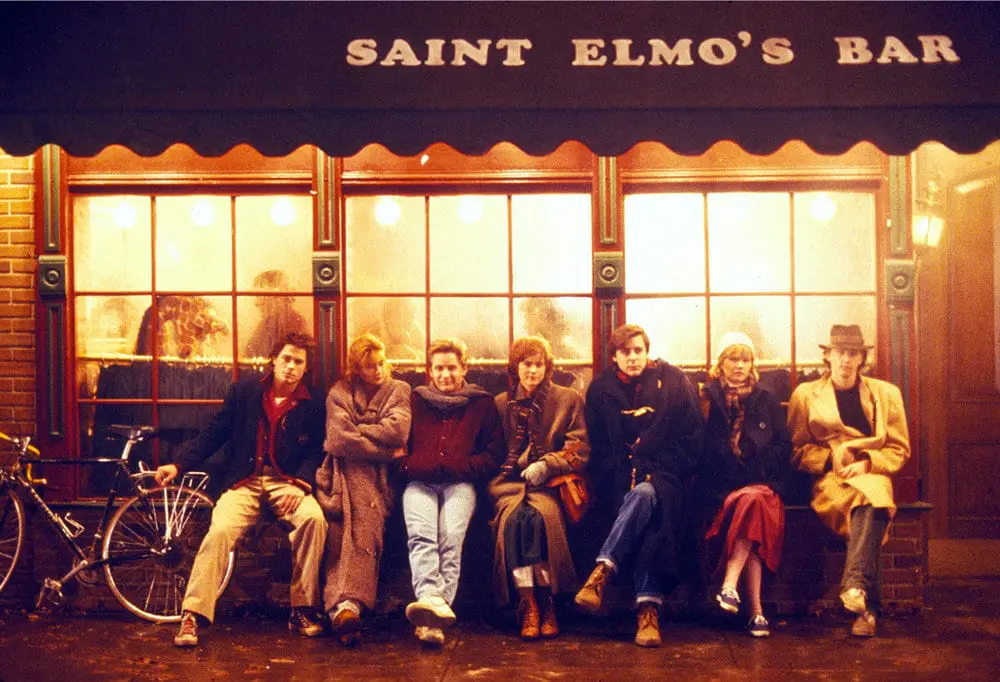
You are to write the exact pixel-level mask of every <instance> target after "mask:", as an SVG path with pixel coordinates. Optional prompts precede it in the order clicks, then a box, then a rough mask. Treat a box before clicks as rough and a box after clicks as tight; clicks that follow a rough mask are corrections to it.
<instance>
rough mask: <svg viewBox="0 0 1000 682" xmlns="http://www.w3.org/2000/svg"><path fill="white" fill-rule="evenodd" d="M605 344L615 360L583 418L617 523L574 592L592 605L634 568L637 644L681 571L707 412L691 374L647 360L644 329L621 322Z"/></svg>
mask: <svg viewBox="0 0 1000 682" xmlns="http://www.w3.org/2000/svg"><path fill="white" fill-rule="evenodd" d="M609 346H610V351H611V353H612V360H613V363H614V364H612V365H611V366H610V367H608V368H606V369H604V370H603V371H601V372H600V373H599V374H598V375H597V376H596V377H594V380H593V382H591V384H590V388H589V389H588V390H587V402H586V420H587V432H588V435H589V436H590V443H591V465H590V469H591V475H592V480H593V481H595V482H596V483H597V489H596V492H597V497H598V499H601V500H604V501H605V504H606V505H608V506H609V507H610V511H611V512H613V513H614V514H615V521H614V524H613V525H612V528H611V532H610V533H609V534H608V537H607V539H606V540H605V542H604V545H603V546H602V547H601V550H600V552H599V553H598V555H597V566H596V567H595V568H594V570H593V572H592V573H591V574H590V577H589V578H588V579H587V582H586V584H585V585H584V586H583V588H582V589H581V590H580V591H579V592H578V593H577V594H576V598H575V600H576V603H577V605H579V606H580V607H581V608H582V609H584V610H585V611H588V612H590V613H596V612H597V611H598V610H599V609H600V607H601V603H602V599H603V596H604V586H605V584H606V583H607V581H608V579H609V578H610V577H611V575H613V574H615V573H622V572H624V571H625V570H627V569H631V572H632V579H633V586H634V590H635V601H636V610H637V613H638V627H637V630H636V635H635V643H636V644H638V645H639V646H649V647H655V646H659V645H660V641H661V640H660V628H659V608H660V606H662V604H663V600H664V598H665V597H666V596H667V595H669V594H670V592H672V591H673V589H674V587H676V585H677V583H678V582H679V579H680V574H681V569H680V564H681V561H680V556H679V555H680V545H681V539H682V537H683V534H684V530H685V528H684V517H685V508H686V505H685V499H684V497H685V490H686V489H687V488H688V487H689V486H688V483H689V481H690V477H691V476H692V474H693V472H694V469H695V466H696V463H697V460H698V457H699V455H700V452H701V438H702V431H703V427H702V419H701V414H700V412H699V409H698V403H697V399H696V393H695V390H694V387H693V386H692V384H691V382H690V381H689V380H688V378H687V377H686V376H685V375H684V373H683V372H682V371H681V370H680V369H679V368H677V367H674V366H673V365H671V364H669V363H668V362H666V361H664V360H659V359H650V357H649V336H648V335H647V334H646V332H645V331H644V330H643V329H642V327H639V326H637V325H632V324H626V325H623V326H621V327H618V328H617V329H615V330H614V332H612V334H611V338H610V343H609Z"/></svg>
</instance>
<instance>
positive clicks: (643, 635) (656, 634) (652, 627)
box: [635, 601, 662, 647]
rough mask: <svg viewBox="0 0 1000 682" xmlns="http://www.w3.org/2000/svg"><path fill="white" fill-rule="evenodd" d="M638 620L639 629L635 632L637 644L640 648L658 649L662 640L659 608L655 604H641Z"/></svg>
mask: <svg viewBox="0 0 1000 682" xmlns="http://www.w3.org/2000/svg"><path fill="white" fill-rule="evenodd" d="M637 620H638V622H639V627H638V629H636V631H635V643H636V644H638V645H639V646H646V647H658V646H660V644H661V643H662V640H661V639H660V614H659V607H658V606H657V605H656V604H654V603H653V602H648V601H647V602H643V603H641V604H639V612H638V617H637Z"/></svg>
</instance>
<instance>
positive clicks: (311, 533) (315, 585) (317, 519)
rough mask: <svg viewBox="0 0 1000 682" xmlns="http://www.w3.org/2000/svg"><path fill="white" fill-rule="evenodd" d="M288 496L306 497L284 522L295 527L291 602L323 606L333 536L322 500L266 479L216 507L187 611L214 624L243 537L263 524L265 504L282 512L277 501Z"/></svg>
mask: <svg viewBox="0 0 1000 682" xmlns="http://www.w3.org/2000/svg"><path fill="white" fill-rule="evenodd" d="M284 495H295V496H297V497H301V498H302V501H301V502H300V503H299V506H298V509H296V510H295V512H293V513H292V514H286V515H284V516H279V517H278V520H279V521H283V522H285V523H288V524H290V525H291V526H292V532H291V533H290V534H289V536H288V538H289V540H291V543H292V561H293V566H292V584H291V599H290V601H291V604H292V606H293V607H299V606H319V604H320V587H319V568H320V561H321V560H322V558H323V548H324V543H325V542H326V532H327V525H326V519H325V518H324V517H323V510H322V509H320V506H319V503H318V502H317V501H316V498H315V497H313V496H312V495H306V494H305V493H304V492H303V491H302V489H301V488H299V487H297V486H294V485H292V484H291V483H287V482H285V481H283V480H281V479H278V478H273V477H271V476H261V477H259V478H254V479H252V481H251V482H250V483H249V484H247V485H243V486H241V487H239V488H233V489H232V490H227V491H226V492H224V493H223V494H222V497H220V498H219V501H218V502H216V504H215V509H214V510H212V524H211V526H210V527H209V529H208V533H207V534H206V535H205V539H204V540H203V541H202V543H201V547H200V548H199V549H198V555H197V556H196V557H195V559H194V566H193V567H192V568H191V578H190V580H189V581H188V586H187V591H186V592H185V594H184V605H183V609H184V610H185V611H192V612H194V613H197V614H198V615H200V616H202V617H204V618H206V619H207V620H209V621H212V620H214V618H215V601H216V597H217V594H216V593H217V592H218V589H219V583H220V582H221V581H222V576H223V574H224V573H225V570H226V562H227V560H228V557H229V552H231V551H232V550H233V548H234V547H236V543H237V542H239V540H240V538H241V537H243V534H244V533H246V531H247V530H248V529H249V528H251V527H252V526H255V525H256V524H257V523H258V522H259V521H260V517H261V513H262V511H263V505H267V506H268V507H269V508H270V509H271V510H272V511H274V512H275V513H277V511H276V509H275V501H276V500H277V499H278V498H279V497H282V496H284Z"/></svg>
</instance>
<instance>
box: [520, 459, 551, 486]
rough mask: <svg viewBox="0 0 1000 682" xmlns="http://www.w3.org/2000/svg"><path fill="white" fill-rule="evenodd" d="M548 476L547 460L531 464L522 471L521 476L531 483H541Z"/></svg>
mask: <svg viewBox="0 0 1000 682" xmlns="http://www.w3.org/2000/svg"><path fill="white" fill-rule="evenodd" d="M548 477H549V468H548V467H547V466H545V462H542V461H538V462H534V463H532V464H529V465H528V466H527V467H526V468H525V469H524V471H522V472H521V478H523V479H524V480H525V481H527V482H528V483H530V484H531V485H541V484H542V483H544V482H545V480H546V479H547V478H548Z"/></svg>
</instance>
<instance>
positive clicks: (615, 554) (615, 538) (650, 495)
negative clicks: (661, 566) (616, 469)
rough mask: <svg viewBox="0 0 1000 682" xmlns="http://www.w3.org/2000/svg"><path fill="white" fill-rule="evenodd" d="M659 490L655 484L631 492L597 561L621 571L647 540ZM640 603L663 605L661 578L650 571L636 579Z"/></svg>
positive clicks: (635, 573) (640, 574)
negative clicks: (651, 602) (649, 602)
mask: <svg viewBox="0 0 1000 682" xmlns="http://www.w3.org/2000/svg"><path fill="white" fill-rule="evenodd" d="M656 504H657V501H656V490H655V489H654V488H653V485H652V484H651V483H645V482H643V483H640V484H639V485H637V486H636V487H635V488H633V489H632V490H630V491H629V492H628V493H627V494H626V495H625V499H624V500H623V501H622V506H621V509H619V510H618V517H617V518H616V519H615V523H614V525H613V526H611V532H610V533H608V538H607V540H605V541H604V545H603V546H602V547H601V551H600V552H599V553H598V554H597V560H598V561H603V562H607V563H610V564H611V565H612V567H613V568H614V569H615V570H616V571H617V570H618V568H619V567H620V566H622V565H623V563H624V562H625V561H627V560H628V559H629V558H630V557H632V556H635V553H636V551H637V550H638V549H639V546H640V545H641V544H642V541H643V540H644V539H645V537H646V529H647V528H648V527H649V522H650V520H651V519H652V517H653V511H654V510H655V509H656ZM632 583H633V587H634V589H635V601H636V603H639V602H644V601H653V602H656V603H658V604H662V603H663V589H662V587H661V586H660V580H659V578H658V577H657V576H656V575H655V574H653V573H649V572H646V571H635V572H634V574H633V575H632Z"/></svg>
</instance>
